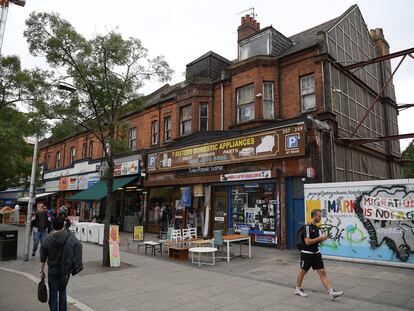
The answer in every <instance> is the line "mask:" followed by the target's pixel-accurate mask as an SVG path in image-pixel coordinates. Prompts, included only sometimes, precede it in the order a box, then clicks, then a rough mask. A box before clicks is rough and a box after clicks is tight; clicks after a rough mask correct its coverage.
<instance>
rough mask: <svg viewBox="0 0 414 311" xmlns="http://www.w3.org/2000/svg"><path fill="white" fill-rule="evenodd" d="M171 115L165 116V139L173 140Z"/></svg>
mask: <svg viewBox="0 0 414 311" xmlns="http://www.w3.org/2000/svg"><path fill="white" fill-rule="evenodd" d="M171 125H172V124H171V117H165V118H164V141H170V140H171Z"/></svg>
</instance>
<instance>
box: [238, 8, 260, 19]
mask: <svg viewBox="0 0 414 311" xmlns="http://www.w3.org/2000/svg"><path fill="white" fill-rule="evenodd" d="M246 12H248V13H249V15H250V16H251V17H253V18H255V17H256V16H257V14H256V13H255V11H254V7H251V8H248V9H247V10H244V11H241V12H239V13H237V14H236V15H241V14H244V13H246Z"/></svg>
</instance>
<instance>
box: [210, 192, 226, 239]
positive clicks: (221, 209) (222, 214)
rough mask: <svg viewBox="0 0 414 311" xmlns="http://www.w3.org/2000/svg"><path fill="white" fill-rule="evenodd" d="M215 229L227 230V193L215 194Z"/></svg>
mask: <svg viewBox="0 0 414 311" xmlns="http://www.w3.org/2000/svg"><path fill="white" fill-rule="evenodd" d="M213 230H223V232H224V233H225V232H227V193H220V192H219V193H217V192H216V193H215V194H214V205H213Z"/></svg>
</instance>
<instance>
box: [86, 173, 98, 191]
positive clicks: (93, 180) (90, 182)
mask: <svg viewBox="0 0 414 311" xmlns="http://www.w3.org/2000/svg"><path fill="white" fill-rule="evenodd" d="M99 180H100V175H99V173H96V174H90V175H89V176H88V188H90V187H92V186H93V185H94V184H96V183H98V182H99Z"/></svg>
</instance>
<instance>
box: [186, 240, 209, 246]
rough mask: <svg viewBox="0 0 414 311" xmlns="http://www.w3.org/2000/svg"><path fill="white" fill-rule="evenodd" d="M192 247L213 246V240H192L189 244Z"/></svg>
mask: <svg viewBox="0 0 414 311" xmlns="http://www.w3.org/2000/svg"><path fill="white" fill-rule="evenodd" d="M190 244H191V246H193V247H202V246H206V245H210V246H214V242H213V240H194V241H191V242H190Z"/></svg>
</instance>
